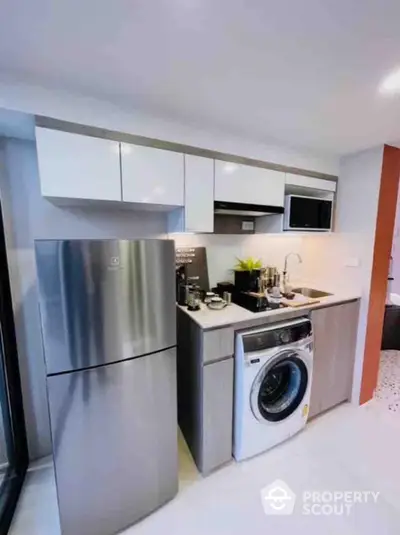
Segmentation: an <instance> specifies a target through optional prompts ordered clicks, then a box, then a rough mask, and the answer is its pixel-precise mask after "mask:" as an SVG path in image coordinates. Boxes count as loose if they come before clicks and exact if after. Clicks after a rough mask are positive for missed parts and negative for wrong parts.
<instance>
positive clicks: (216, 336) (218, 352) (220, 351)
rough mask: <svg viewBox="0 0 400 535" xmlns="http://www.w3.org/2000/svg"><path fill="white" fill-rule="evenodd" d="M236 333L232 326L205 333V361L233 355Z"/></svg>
mask: <svg viewBox="0 0 400 535" xmlns="http://www.w3.org/2000/svg"><path fill="white" fill-rule="evenodd" d="M233 342H234V333H233V329H232V328H231V327H228V328H225V329H216V330H214V331H205V332H204V333H203V348H202V349H203V362H204V363H206V362H212V361H214V360H220V359H222V358H224V357H229V356H230V355H233V350H234V349H233V345H234V344H233Z"/></svg>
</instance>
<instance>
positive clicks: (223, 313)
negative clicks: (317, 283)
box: [177, 286, 361, 329]
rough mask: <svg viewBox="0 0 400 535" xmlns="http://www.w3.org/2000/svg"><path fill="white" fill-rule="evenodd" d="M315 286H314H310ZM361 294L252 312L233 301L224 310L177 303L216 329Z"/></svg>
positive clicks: (203, 324) (205, 326) (205, 325)
mask: <svg viewBox="0 0 400 535" xmlns="http://www.w3.org/2000/svg"><path fill="white" fill-rule="evenodd" d="M309 287H311V288H313V286H309ZM321 289H322V288H321ZM360 297H361V296H360V295H359V294H358V295H357V294H356V293H354V294H351V293H347V292H337V293H335V294H333V295H330V296H327V297H321V298H320V299H319V301H318V302H317V303H312V304H307V305H304V306H301V307H296V308H291V307H286V308H279V309H276V310H267V311H265V312H250V311H249V310H247V309H245V308H243V307H240V306H238V305H235V304H234V303H232V304H231V305H228V306H227V307H225V308H224V309H222V310H211V309H209V308H208V307H207V306H206V305H204V304H202V305H201V309H200V310H197V311H196V312H191V311H189V310H188V309H187V307H184V306H180V305H177V306H178V307H179V308H180V309H181V310H183V311H184V312H185V313H186V314H187V315H188V316H190V317H191V318H192V319H193V321H195V322H196V323H197V324H198V325H199V326H200V327H201V328H202V329H214V328H216V327H223V326H224V325H232V324H235V323H242V322H246V321H251V320H258V319H260V318H266V317H268V318H269V317H271V316H276V317H277V321H279V316H280V315H282V314H287V313H288V312H301V311H304V310H311V309H314V308H323V307H325V306H329V305H334V304H338V303H344V302H346V301H353V300H354V299H360Z"/></svg>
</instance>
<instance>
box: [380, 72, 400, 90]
mask: <svg viewBox="0 0 400 535" xmlns="http://www.w3.org/2000/svg"><path fill="white" fill-rule="evenodd" d="M379 92H380V93H382V94H383V95H395V94H398V93H400V69H397V70H396V71H393V72H392V73H391V74H389V76H386V78H384V79H383V80H382V83H381V85H380V86H379Z"/></svg>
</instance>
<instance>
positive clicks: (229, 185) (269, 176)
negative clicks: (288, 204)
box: [215, 160, 285, 206]
mask: <svg viewBox="0 0 400 535" xmlns="http://www.w3.org/2000/svg"><path fill="white" fill-rule="evenodd" d="M284 197H285V175H284V173H281V172H280V171H273V170H270V169H263V168H261V167H250V166H248V165H241V164H236V163H231V162H223V161H220V160H215V200H216V201H225V202H236V203H245V204H263V205H270V206H283V205H284Z"/></svg>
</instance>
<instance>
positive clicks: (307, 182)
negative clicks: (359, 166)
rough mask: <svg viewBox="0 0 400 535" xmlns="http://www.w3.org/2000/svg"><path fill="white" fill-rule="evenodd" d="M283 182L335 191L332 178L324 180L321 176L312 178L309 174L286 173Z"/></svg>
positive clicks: (334, 183) (290, 184)
mask: <svg viewBox="0 0 400 535" xmlns="http://www.w3.org/2000/svg"><path fill="white" fill-rule="evenodd" d="M285 182H286V184H287V185H289V186H300V187H303V188H310V189H313V190H321V191H330V192H335V191H336V182H335V181H333V180H325V179H322V178H313V177H310V176H302V175H293V174H292V173H286V177H285Z"/></svg>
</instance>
